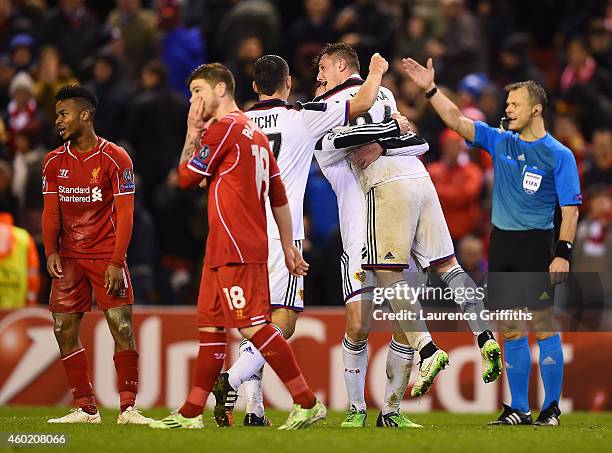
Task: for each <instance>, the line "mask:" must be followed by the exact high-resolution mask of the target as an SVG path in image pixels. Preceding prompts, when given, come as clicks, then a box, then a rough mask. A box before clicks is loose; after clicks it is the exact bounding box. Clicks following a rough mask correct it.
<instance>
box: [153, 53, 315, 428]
mask: <svg viewBox="0 0 612 453" xmlns="http://www.w3.org/2000/svg"><path fill="white" fill-rule="evenodd" d="M234 88H235V82H234V77H233V75H232V73H231V72H230V71H229V70H228V69H227V68H226V67H225V66H223V65H221V64H219V63H213V64H206V65H202V66H200V67H198V68H196V69H195V70H194V71H193V72H192V74H191V76H190V78H189V89H190V91H191V107H190V110H189V116H188V124H187V138H186V141H185V147H184V149H183V152H182V154H181V158H180V165H179V184H180V185H181V186H182V187H191V186H196V185H198V184H202V183H203V182H204V181H206V183H207V185H208V221H209V228H210V229H209V235H208V240H207V242H206V255H205V259H204V267H203V271H202V280H201V283H200V294H199V297H198V310H197V325H198V328H199V336H200V348H199V352H198V357H197V360H196V370H195V376H194V380H193V386H192V387H191V391H190V392H189V395H188V397H187V401H186V402H185V404H183V406H182V407H181V408H180V409H179V410H178V412H177V413H174V414H171V415H169V416H168V417H166V418H164V419H163V420H160V421H157V422H153V423H152V424H151V425H150V426H151V427H153V428H166V429H167V428H200V427H202V426H203V424H202V411H203V409H204V405H205V403H206V399H207V398H208V395H209V394H210V392H211V391H212V389H213V385H214V383H215V380H216V379H217V376H218V375H219V373H220V372H221V368H222V366H223V362H224V359H225V348H226V343H227V340H226V333H225V328H228V327H235V328H237V329H238V330H239V331H240V333H241V334H242V335H243V336H244V337H245V338H247V339H249V340H250V341H251V342H252V343H253V345H254V346H255V347H256V348H257V349H258V350H259V351H260V352H261V354H262V355H263V357H264V358H265V360H266V361H267V362H268V363H269V364H270V366H271V367H272V369H273V370H274V371H275V372H276V374H277V375H278V376H279V377H280V379H281V380H282V381H283V382H284V384H285V385H286V387H287V389H288V390H289V393H291V396H292V398H293V401H294V409H293V411H292V412H291V413H290V414H289V418H288V419H287V421H286V422H285V424H283V425H282V426H281V427H280V428H279V429H301V428H305V427H307V426H309V425H310V424H312V423H314V422H315V421H317V420H319V419H322V418H325V415H326V409H325V406H324V405H323V404H322V403H321V402H319V401H317V399H316V398H315V395H314V394H313V392H312V390H310V388H309V387H308V385H307V384H306V381H305V380H304V377H303V376H302V373H301V371H300V369H299V366H298V364H297V362H296V359H295V356H294V354H293V351H292V350H291V348H290V347H289V344H288V343H287V341H286V340H285V339H284V338H283V336H282V335H281V334H280V333H279V332H278V331H277V330H276V329H274V327H272V325H271V324H270V322H271V314H270V291H269V286H268V270H267V265H266V263H267V260H268V237H267V233H266V208H265V205H266V201H267V200H268V196H269V200H270V205H271V211H272V214H273V216H274V220H275V221H276V224H277V226H278V231H279V238H280V239H279V240H280V243H281V246H282V250H283V255H284V262H285V265H286V266H287V268H288V269H289V272H290V273H291V274H292V275H293V276H295V277H299V276H303V275H305V273H306V271H307V269H308V265H307V264H306V262H305V261H304V260H303V259H302V256H301V254H300V252H299V250H298V249H297V248H296V247H295V245H294V243H293V227H292V223H291V211H290V209H289V205H288V201H287V195H286V193H285V187H284V185H283V183H282V181H281V178H280V171H279V169H278V166H277V164H276V160H275V159H274V155H273V154H272V151H271V150H270V149H269V144H268V140H267V138H266V136H265V135H264V134H263V133H262V132H261V130H260V129H259V128H258V127H257V126H256V125H255V124H254V123H253V122H252V121H251V119H250V118H249V117H247V116H246V115H245V114H244V113H243V112H241V111H240V110H239V109H238V107H237V106H236V103H235V101H234ZM220 409H221V410H216V411H215V419H216V420H217V424H219V425H221V426H227V425H230V424H231V420H229V419H228V417H227V414H226V412H225V410H224V407H223V406H221V408H220Z"/></svg>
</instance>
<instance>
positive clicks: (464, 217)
mask: <svg viewBox="0 0 612 453" xmlns="http://www.w3.org/2000/svg"><path fill="white" fill-rule="evenodd" d="M440 144H441V149H442V156H441V159H440V161H438V162H434V163H431V164H429V165H428V166H427V171H428V172H429V175H430V177H431V180H432V181H433V183H434V186H435V187H436V191H437V192H438V197H439V198H440V204H441V205H442V210H443V211H444V217H445V218H446V223H447V225H448V229H449V231H450V234H451V237H452V238H453V241H454V242H457V241H459V240H461V239H462V238H464V237H465V236H467V235H468V234H470V233H474V232H476V231H477V230H478V227H479V226H480V225H481V224H482V212H481V209H480V204H479V200H480V195H481V192H482V184H483V176H482V170H481V169H480V168H479V167H478V165H476V164H474V163H472V162H470V158H469V157H468V155H467V153H466V152H465V148H466V147H465V142H464V140H463V138H462V137H461V136H460V135H459V134H457V133H456V132H453V131H451V130H450V129H447V130H445V131H444V132H443V133H442V135H441V137H440Z"/></svg>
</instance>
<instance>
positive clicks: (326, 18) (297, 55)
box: [285, 0, 336, 96]
mask: <svg viewBox="0 0 612 453" xmlns="http://www.w3.org/2000/svg"><path fill="white" fill-rule="evenodd" d="M304 10H305V11H306V15H305V16H303V17H300V18H298V20H297V21H296V22H294V23H293V25H292V26H291V31H290V35H289V40H288V42H287V43H286V44H285V46H286V48H285V53H287V54H289V55H293V59H292V60H289V61H291V62H292V65H291V67H292V72H293V74H294V75H293V77H292V82H293V85H292V90H293V91H294V94H295V92H296V91H298V92H302V93H304V94H305V95H307V96H309V95H310V94H311V90H310V88H311V87H312V84H313V80H314V79H315V77H314V73H313V67H312V61H313V59H314V58H315V57H316V56H317V55H318V54H319V52H320V51H321V49H322V48H323V45H324V44H325V43H328V42H333V41H335V38H336V32H335V31H334V21H335V13H334V11H333V10H332V3H331V1H330V0H305V1H304ZM296 76H297V77H296ZM296 83H297V84H296Z"/></svg>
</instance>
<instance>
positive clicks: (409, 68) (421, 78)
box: [402, 58, 475, 142]
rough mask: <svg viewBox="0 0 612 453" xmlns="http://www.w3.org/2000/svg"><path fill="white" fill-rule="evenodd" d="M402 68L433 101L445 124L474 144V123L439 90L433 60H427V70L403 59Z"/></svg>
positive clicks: (408, 59)
mask: <svg viewBox="0 0 612 453" xmlns="http://www.w3.org/2000/svg"><path fill="white" fill-rule="evenodd" d="M402 66H403V67H404V71H405V72H406V74H407V75H408V76H409V77H410V78H411V79H412V80H413V81H414V83H416V84H417V85H418V86H419V87H420V88H421V89H422V90H423V91H425V97H426V98H428V99H429V100H430V101H431V105H432V107H433V108H434V110H435V111H436V113H437V114H438V115H439V116H440V118H442V121H444V124H446V126H447V127H448V128H449V129H452V130H454V131H455V132H457V133H458V134H459V135H461V136H462V137H463V138H465V139H466V140H468V141H470V142H473V141H474V136H475V127H474V121H472V120H471V119H469V118H468V117H466V116H465V115H463V113H461V110H459V107H457V106H456V105H455V104H454V103H453V101H451V100H450V99H449V98H448V97H447V96H446V95H445V94H444V93H442V92H441V91H440V90H438V88H437V87H436V84H435V82H434V76H435V70H434V67H433V62H432V60H431V58H429V59H427V67H426V68H425V67H423V66H421V65H420V64H419V63H417V62H416V61H414V60H413V59H412V58H404V59H402Z"/></svg>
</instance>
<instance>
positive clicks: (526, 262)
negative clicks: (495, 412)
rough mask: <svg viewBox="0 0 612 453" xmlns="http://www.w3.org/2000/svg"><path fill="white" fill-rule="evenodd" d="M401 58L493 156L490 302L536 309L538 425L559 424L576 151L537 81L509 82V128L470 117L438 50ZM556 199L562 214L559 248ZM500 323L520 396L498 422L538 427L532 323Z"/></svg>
mask: <svg viewBox="0 0 612 453" xmlns="http://www.w3.org/2000/svg"><path fill="white" fill-rule="evenodd" d="M402 64H403V68H404V71H405V72H406V74H407V75H408V76H409V77H410V78H412V80H414V82H415V83H416V84H417V85H418V86H419V87H420V88H421V89H422V90H424V91H425V97H427V98H428V99H429V100H430V101H431V105H432V106H433V108H434V110H435V111H436V113H437V114H438V115H439V116H440V117H441V118H442V121H444V123H445V124H446V125H447V126H448V127H449V128H450V129H452V130H454V131H456V132H458V133H459V134H461V135H462V136H463V137H464V138H465V139H466V140H467V141H468V142H470V143H471V144H473V145H474V146H477V147H480V148H483V149H485V150H486V151H487V152H488V153H489V154H490V155H491V158H492V159H493V169H494V172H495V178H494V182H493V215H492V217H493V218H492V223H493V231H492V233H491V244H490V248H489V272H490V274H489V300H490V301H493V302H494V303H495V304H496V305H497V306H503V307H504V308H508V307H520V308H521V309H522V310H528V311H529V312H530V313H531V314H532V321H533V324H534V329H535V331H536V332H535V335H536V338H537V341H538V346H539V350H540V360H539V364H540V373H541V376H542V382H543V383H544V390H545V398H544V403H543V404H542V410H541V412H540V414H539V416H538V418H537V420H536V421H535V424H536V425H553V426H558V425H559V415H560V413H561V411H560V410H559V399H560V396H561V386H562V381H563V349H562V346H561V338H560V335H559V333H558V332H556V328H555V326H554V324H553V295H554V290H553V287H554V285H556V284H558V283H561V282H562V281H563V280H565V279H566V278H567V273H568V272H569V267H570V257H571V251H572V241H573V240H574V236H575V234H576V224H577V223H578V205H580V204H581V203H582V196H581V195H580V181H579V179H578V168H577V166H576V161H575V159H574V156H573V155H572V152H571V151H570V150H569V149H568V148H567V147H565V146H563V145H562V144H561V143H559V142H558V141H557V140H555V139H554V138H553V137H552V136H551V135H550V134H549V133H547V132H546V129H545V127H544V120H543V118H542V110H543V108H544V106H545V105H546V92H545V91H544V89H543V88H542V87H541V86H540V85H538V84H537V83H535V82H534V81H532V80H529V81H526V82H518V83H514V84H511V85H508V86H507V87H506V91H507V92H508V98H507V100H506V118H505V119H504V123H505V124H504V125H503V126H504V129H507V131H504V130H502V129H497V128H492V127H490V126H488V125H487V124H485V123H483V122H481V121H472V120H470V119H469V118H466V117H465V116H463V114H462V113H461V111H460V110H459V109H458V108H457V106H456V105H455V104H453V102H452V101H451V100H450V99H448V97H446V96H445V95H444V94H443V93H441V92H440V91H439V90H438V89H437V88H436V85H435V83H434V68H433V63H432V60H431V58H430V59H429V60H428V61H427V67H423V66H421V65H420V64H418V63H417V62H416V61H414V60H412V59H410V58H406V59H404V60H402ZM557 200H558V202H559V205H560V206H561V214H562V220H561V228H560V233H559V241H558V242H557V244H556V247H554V244H553V218H554V212H555V205H556V203H557ZM509 273H511V274H509ZM509 277H511V278H509ZM501 328H502V333H503V336H504V340H505V341H504V356H505V363H506V373H507V375H508V383H509V386H510V393H511V396H512V402H511V403H510V405H506V404H504V411H503V412H502V414H501V415H500V416H499V418H498V419H497V420H496V421H494V422H492V423H491V424H495V425H530V424H532V418H531V412H530V409H529V399H528V388H529V374H530V370H531V352H530V348H529V342H528V339H527V327H526V325H525V323H524V322H521V321H508V322H503V323H501Z"/></svg>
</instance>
